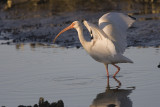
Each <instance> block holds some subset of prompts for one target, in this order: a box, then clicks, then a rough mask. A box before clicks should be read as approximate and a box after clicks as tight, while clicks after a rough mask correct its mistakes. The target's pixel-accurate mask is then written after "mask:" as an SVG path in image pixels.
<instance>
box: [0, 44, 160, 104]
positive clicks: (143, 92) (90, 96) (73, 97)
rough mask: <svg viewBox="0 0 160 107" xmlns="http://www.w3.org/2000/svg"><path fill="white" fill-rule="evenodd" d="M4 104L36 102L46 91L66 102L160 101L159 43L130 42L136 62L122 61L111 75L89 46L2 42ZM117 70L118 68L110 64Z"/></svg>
mask: <svg viewBox="0 0 160 107" xmlns="http://www.w3.org/2000/svg"><path fill="white" fill-rule="evenodd" d="M0 50H1V54H0V106H3V105H4V106H7V107H16V106H18V105H20V104H22V105H33V104H35V103H37V102H38V100H37V99H39V98H40V97H44V98H45V99H46V100H48V101H49V102H53V101H58V100H60V99H62V100H63V101H64V105H65V107H99V106H101V107H103V106H104V107H106V105H120V106H122V107H146V106H147V107H149V106H159V104H160V103H159V99H160V90H159V88H160V84H159V83H160V80H159V76H160V69H159V68H158V67H157V66H158V64H159V62H160V59H159V58H160V49H159V48H152V47H150V48H138V47H130V48H128V49H127V50H126V52H125V55H126V56H127V57H129V58H131V59H132V60H133V61H134V64H119V66H120V67H121V71H120V73H119V74H118V76H117V77H116V78H112V77H110V78H109V83H107V80H108V79H107V77H106V71H105V68H104V65H103V64H100V63H98V62H96V61H94V60H93V59H92V58H91V57H90V56H89V55H88V54H87V53H86V52H85V51H84V49H82V48H80V49H76V48H69V49H66V48H62V47H58V48H57V47H54V46H43V47H42V46H40V45H34V46H33V45H17V46H16V45H0ZM109 70H110V75H111V76H112V75H113V74H114V72H115V69H114V68H113V67H112V66H109Z"/></svg>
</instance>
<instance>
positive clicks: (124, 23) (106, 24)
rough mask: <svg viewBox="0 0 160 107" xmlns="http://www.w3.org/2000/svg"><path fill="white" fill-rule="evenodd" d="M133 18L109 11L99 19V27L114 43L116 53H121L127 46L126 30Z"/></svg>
mask: <svg viewBox="0 0 160 107" xmlns="http://www.w3.org/2000/svg"><path fill="white" fill-rule="evenodd" d="M134 21H135V18H133V17H131V16H128V15H125V14H123V13H117V12H110V13H107V14H104V15H103V16H102V17H101V18H100V19H99V28H100V29H102V30H103V31H104V32H105V34H106V35H105V36H106V37H107V38H109V39H110V40H111V41H112V42H113V43H114V45H115V48H116V52H117V53H121V54H122V53H123V52H124V51H125V48H126V46H127V42H126V37H127V33H126V30H127V29H128V27H130V26H131V25H132V23H133V22H134Z"/></svg>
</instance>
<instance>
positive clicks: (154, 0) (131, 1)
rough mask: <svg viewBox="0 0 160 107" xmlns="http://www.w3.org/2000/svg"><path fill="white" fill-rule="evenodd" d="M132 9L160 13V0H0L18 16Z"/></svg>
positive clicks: (8, 10) (1, 3)
mask: <svg viewBox="0 0 160 107" xmlns="http://www.w3.org/2000/svg"><path fill="white" fill-rule="evenodd" d="M111 10H114V11H131V13H133V14H157V13H160V0H0V11H1V12H2V11H3V12H4V11H5V12H9V14H10V15H11V16H15V17H16V18H22V17H23V18H27V17H48V16H53V15H57V14H60V13H64V12H76V11H89V12H98V11H105V12H107V11H111Z"/></svg>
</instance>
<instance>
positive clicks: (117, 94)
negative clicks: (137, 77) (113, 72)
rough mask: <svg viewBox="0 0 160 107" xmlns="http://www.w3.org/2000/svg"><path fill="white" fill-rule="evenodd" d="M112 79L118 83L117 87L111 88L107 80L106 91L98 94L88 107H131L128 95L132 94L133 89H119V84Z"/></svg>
mask: <svg viewBox="0 0 160 107" xmlns="http://www.w3.org/2000/svg"><path fill="white" fill-rule="evenodd" d="M113 79H114V80H115V81H116V82H117V83H118V86H116V88H111V87H110V85H109V78H107V88H106V91H105V92H103V93H99V94H98V95H97V97H96V98H95V99H94V100H93V102H92V105H90V107H132V101H131V100H130V98H129V97H128V95H129V94H130V93H132V90H134V89H135V87H132V88H126V89H120V87H121V82H120V81H119V80H118V79H116V78H113Z"/></svg>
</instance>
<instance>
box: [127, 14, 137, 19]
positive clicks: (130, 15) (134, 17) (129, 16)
mask: <svg viewBox="0 0 160 107" xmlns="http://www.w3.org/2000/svg"><path fill="white" fill-rule="evenodd" d="M128 16H129V17H130V18H131V19H133V20H136V18H135V17H133V16H131V15H128Z"/></svg>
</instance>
